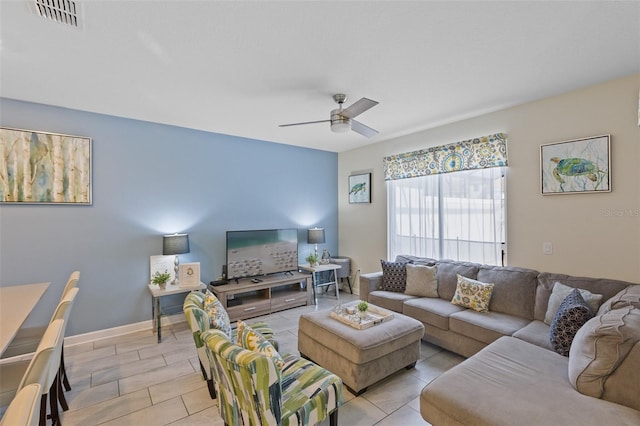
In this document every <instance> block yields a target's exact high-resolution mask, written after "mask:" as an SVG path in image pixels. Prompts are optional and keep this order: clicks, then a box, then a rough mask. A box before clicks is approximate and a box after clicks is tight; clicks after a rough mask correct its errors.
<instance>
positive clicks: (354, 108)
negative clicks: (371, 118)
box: [340, 98, 378, 118]
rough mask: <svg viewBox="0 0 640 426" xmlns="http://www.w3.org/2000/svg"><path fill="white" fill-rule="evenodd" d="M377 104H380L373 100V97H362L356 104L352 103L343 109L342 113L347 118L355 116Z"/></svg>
mask: <svg viewBox="0 0 640 426" xmlns="http://www.w3.org/2000/svg"><path fill="white" fill-rule="evenodd" d="M376 105H378V102H376V101H372V100H371V99H367V98H362V99H360V100H359V101H358V102H356V103H355V104H353V105H351V106H350V107H349V108H346V109H344V110H342V112H341V113H340V115H342V116H343V117H347V118H354V117H357V116H358V115H360V114H362V113H363V112H365V111H366V110H368V109H370V108H373V107H374V106H376Z"/></svg>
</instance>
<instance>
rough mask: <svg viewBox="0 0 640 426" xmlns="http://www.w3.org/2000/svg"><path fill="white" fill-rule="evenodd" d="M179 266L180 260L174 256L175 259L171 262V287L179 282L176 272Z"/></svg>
mask: <svg viewBox="0 0 640 426" xmlns="http://www.w3.org/2000/svg"><path fill="white" fill-rule="evenodd" d="M179 266H180V259H178V256H177V255H176V258H175V259H174V260H173V272H174V275H173V281H171V285H177V284H178V283H179V282H180V280H179V279H178V270H179V269H180V268H179Z"/></svg>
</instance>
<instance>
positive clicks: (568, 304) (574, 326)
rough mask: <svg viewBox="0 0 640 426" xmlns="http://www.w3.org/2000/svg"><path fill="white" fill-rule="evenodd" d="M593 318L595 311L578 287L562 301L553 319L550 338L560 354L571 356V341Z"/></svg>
mask: <svg viewBox="0 0 640 426" xmlns="http://www.w3.org/2000/svg"><path fill="white" fill-rule="evenodd" d="M591 318H593V311H592V310H591V308H590V307H589V305H587V303H586V302H585V301H584V298H583V297H582V295H581V294H580V291H579V290H578V289H577V288H576V289H574V290H573V291H572V292H571V293H569V295H568V296H567V297H566V298H565V299H564V300H563V301H562V303H561V304H560V308H559V309H558V312H556V315H555V316H554V317H553V321H551V327H550V328H549V340H550V341H551V346H553V349H554V350H555V351H556V352H558V353H559V354H560V355H564V356H569V349H571V343H572V342H573V338H574V337H575V336H576V333H577V332H578V330H580V327H582V326H583V325H584V324H585V323H586V322H587V321H589V320H590V319H591Z"/></svg>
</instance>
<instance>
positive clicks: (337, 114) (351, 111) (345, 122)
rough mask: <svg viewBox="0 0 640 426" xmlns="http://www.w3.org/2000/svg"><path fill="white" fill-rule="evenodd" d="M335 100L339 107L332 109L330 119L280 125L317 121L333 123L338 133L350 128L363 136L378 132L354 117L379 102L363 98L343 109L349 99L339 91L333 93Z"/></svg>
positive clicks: (296, 124)
mask: <svg viewBox="0 0 640 426" xmlns="http://www.w3.org/2000/svg"><path fill="white" fill-rule="evenodd" d="M333 100H334V101H336V103H337V104H338V108H337V109H334V110H332V111H331V118H330V119H329V120H318V121H304V122H301V123H290V124H281V125H280V126H279V127H289V126H301V125H303V124H315V123H331V131H332V132H336V133H344V132H348V131H349V130H353V131H354V132H356V133H360V134H361V135H362V136H364V137H367V138H372V137H373V136H375V135H377V134H378V131H377V130H375V129H372V128H371V127H369V126H365V125H364V124H362V123H361V122H359V121H356V120H354V117H357V116H358V115H360V114H362V113H363V112H365V111H367V110H369V109H371V108H373V107H374V106H376V105H378V102H376V101H372V100H371V99H367V98H361V99H360V100H359V101H358V102H356V103H354V104H353V105H351V106H349V107H348V108H345V109H342V104H344V102H345V101H346V100H347V95H344V94H342V93H338V94H335V95H333Z"/></svg>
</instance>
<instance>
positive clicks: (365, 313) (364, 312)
mask: <svg viewBox="0 0 640 426" xmlns="http://www.w3.org/2000/svg"><path fill="white" fill-rule="evenodd" d="M358 316H359V317H360V319H361V320H363V319H365V318H366V317H367V311H358Z"/></svg>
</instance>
